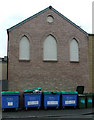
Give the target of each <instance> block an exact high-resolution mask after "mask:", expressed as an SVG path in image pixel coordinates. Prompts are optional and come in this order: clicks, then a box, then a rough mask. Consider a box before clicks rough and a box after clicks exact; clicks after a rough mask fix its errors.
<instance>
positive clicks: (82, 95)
mask: <svg viewBox="0 0 94 120" xmlns="http://www.w3.org/2000/svg"><path fill="white" fill-rule="evenodd" d="M78 96H79V97H80V96H81V97H84V96H86V94H78Z"/></svg>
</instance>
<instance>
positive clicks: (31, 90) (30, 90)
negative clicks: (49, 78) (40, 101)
mask: <svg viewBox="0 0 94 120" xmlns="http://www.w3.org/2000/svg"><path fill="white" fill-rule="evenodd" d="M35 90H41V88H34V89H29V90H24V93H26V92H33V91H35Z"/></svg>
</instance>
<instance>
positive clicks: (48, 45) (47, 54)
mask: <svg viewBox="0 0 94 120" xmlns="http://www.w3.org/2000/svg"><path fill="white" fill-rule="evenodd" d="M43 60H44V61H57V43H56V39H55V38H54V37H53V36H52V35H49V36H48V37H47V38H46V39H45V41H44V46H43Z"/></svg>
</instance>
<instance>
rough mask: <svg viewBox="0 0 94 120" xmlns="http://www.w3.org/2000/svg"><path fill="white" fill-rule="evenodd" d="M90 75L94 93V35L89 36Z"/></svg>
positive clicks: (91, 88) (91, 89) (91, 87)
mask: <svg viewBox="0 0 94 120" xmlns="http://www.w3.org/2000/svg"><path fill="white" fill-rule="evenodd" d="M88 38H89V42H88V43H89V74H90V91H92V92H94V62H93V61H94V34H89V37H88Z"/></svg>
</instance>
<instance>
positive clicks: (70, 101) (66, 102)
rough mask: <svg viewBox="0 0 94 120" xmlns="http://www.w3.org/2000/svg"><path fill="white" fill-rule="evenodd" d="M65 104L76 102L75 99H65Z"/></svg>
mask: <svg viewBox="0 0 94 120" xmlns="http://www.w3.org/2000/svg"><path fill="white" fill-rule="evenodd" d="M65 104H75V100H69V101H65Z"/></svg>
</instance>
